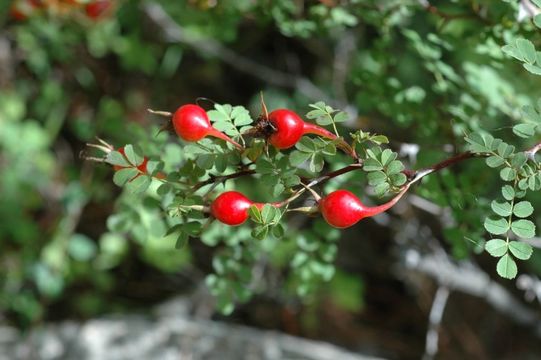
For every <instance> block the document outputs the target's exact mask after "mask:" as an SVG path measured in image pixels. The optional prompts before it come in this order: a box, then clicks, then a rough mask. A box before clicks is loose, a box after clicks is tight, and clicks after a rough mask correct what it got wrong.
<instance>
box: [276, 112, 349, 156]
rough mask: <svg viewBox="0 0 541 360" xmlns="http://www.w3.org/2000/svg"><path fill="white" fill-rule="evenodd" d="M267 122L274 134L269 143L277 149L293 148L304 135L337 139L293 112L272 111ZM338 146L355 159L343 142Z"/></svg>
mask: <svg viewBox="0 0 541 360" xmlns="http://www.w3.org/2000/svg"><path fill="white" fill-rule="evenodd" d="M268 120H269V121H270V123H271V124H272V125H273V126H274V127H275V131H274V133H273V134H272V135H271V136H270V137H269V142H270V143H271V144H272V145H274V146H275V147H276V148H277V149H287V148H290V147H292V146H294V145H295V144H296V143H297V142H298V141H299V140H300V138H301V137H302V136H303V135H305V134H315V135H319V136H321V137H324V138H327V139H330V140H335V139H336V138H337V136H336V135H335V134H333V133H332V132H330V131H328V130H326V129H324V128H322V127H320V126H317V125H315V124H311V123H308V122H305V121H304V120H302V119H301V118H300V116H299V115H297V114H296V113H295V112H294V111H291V110H288V109H278V110H274V111H272V112H271V113H270V114H269V116H268ZM338 146H339V147H341V148H342V149H343V150H345V151H346V153H348V154H350V155H352V156H353V157H354V158H357V154H355V152H354V151H353V149H352V148H351V146H349V145H348V144H347V143H346V142H345V141H340V142H339V143H338Z"/></svg>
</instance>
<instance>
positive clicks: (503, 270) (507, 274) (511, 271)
mask: <svg viewBox="0 0 541 360" xmlns="http://www.w3.org/2000/svg"><path fill="white" fill-rule="evenodd" d="M496 271H497V272H498V274H499V275H500V276H501V277H502V278H505V279H514V278H515V276H517V264H516V263H515V260H513V258H512V257H511V256H510V255H509V254H507V255H504V256H502V257H501V258H500V260H499V261H498V264H497V265H496Z"/></svg>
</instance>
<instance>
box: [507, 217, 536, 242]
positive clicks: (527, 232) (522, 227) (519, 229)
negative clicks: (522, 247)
mask: <svg viewBox="0 0 541 360" xmlns="http://www.w3.org/2000/svg"><path fill="white" fill-rule="evenodd" d="M511 230H512V231H513V232H514V233H515V235H517V236H518V237H521V238H524V239H530V238H533V237H534V236H535V225H534V223H533V222H531V221H530V220H516V221H513V223H512V224H511Z"/></svg>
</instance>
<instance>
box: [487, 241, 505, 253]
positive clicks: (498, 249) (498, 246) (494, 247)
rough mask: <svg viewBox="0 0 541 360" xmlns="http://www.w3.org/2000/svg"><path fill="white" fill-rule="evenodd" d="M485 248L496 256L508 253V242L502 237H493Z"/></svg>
mask: <svg viewBox="0 0 541 360" xmlns="http://www.w3.org/2000/svg"><path fill="white" fill-rule="evenodd" d="M485 250H486V251H487V252H488V253H489V254H490V255H492V256H494V257H500V256H504V255H505V254H507V242H506V241H505V240H502V239H492V240H489V241H487V243H486V244H485Z"/></svg>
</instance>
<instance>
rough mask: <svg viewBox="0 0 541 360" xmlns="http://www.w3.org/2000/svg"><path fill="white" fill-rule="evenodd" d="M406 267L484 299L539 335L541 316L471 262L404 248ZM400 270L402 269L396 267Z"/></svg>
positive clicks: (540, 334) (453, 289) (455, 289)
mask: <svg viewBox="0 0 541 360" xmlns="http://www.w3.org/2000/svg"><path fill="white" fill-rule="evenodd" d="M405 258H406V267H407V268H410V269H412V270H416V271H419V272H421V273H423V274H425V275H428V276H429V277H431V278H433V279H434V280H435V281H436V282H437V283H438V284H440V285H443V286H446V287H447V288H448V289H449V290H452V291H460V292H463V293H466V294H469V295H472V296H475V297H479V298H481V299H484V300H485V301H486V302H487V303H488V304H490V305H491V306H492V307H493V308H494V309H495V310H497V311H498V312H500V313H502V314H505V315H507V316H508V317H509V318H510V319H512V320H514V321H515V322H516V323H518V324H522V325H525V326H531V327H533V328H534V329H535V335H536V336H538V337H541V318H540V317H539V314H538V313H537V312H536V311H533V310H531V309H529V308H528V307H526V306H525V305H523V304H522V302H520V301H519V300H518V299H517V298H515V297H514V296H513V295H512V294H511V293H510V292H509V291H507V289H505V288H504V287H503V286H502V285H500V284H499V283H497V282H495V281H493V280H492V279H491V278H490V277H489V276H488V275H487V274H486V273H485V272H483V271H482V270H481V269H479V268H478V267H476V266H475V265H474V264H473V263H472V262H469V261H462V262H460V263H458V264H457V263H454V262H451V261H450V260H449V257H448V256H447V255H446V254H445V253H438V254H435V253H433V254H429V255H424V256H423V255H421V254H419V252H418V251H417V250H413V249H410V250H408V251H407V252H406V256H405ZM398 273H399V274H403V269H402V270H399V272H398Z"/></svg>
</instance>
